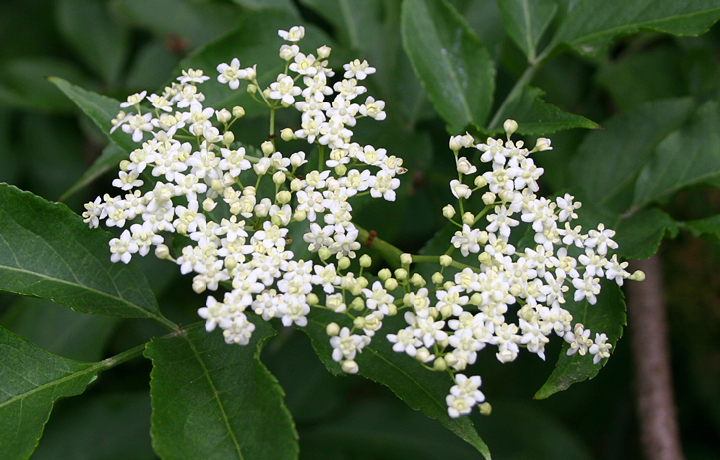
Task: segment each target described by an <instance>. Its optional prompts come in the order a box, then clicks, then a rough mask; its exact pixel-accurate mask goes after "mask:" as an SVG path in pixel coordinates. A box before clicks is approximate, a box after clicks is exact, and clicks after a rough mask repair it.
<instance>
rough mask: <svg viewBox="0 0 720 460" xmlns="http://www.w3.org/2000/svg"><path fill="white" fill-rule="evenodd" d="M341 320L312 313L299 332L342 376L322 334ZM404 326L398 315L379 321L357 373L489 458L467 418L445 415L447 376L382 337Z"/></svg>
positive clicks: (341, 321) (334, 315) (488, 452)
mask: <svg viewBox="0 0 720 460" xmlns="http://www.w3.org/2000/svg"><path fill="white" fill-rule="evenodd" d="M345 319H346V318H343V317H341V316H340V315H338V314H336V313H333V312H326V311H314V312H313V314H312V315H311V316H310V317H309V322H308V325H307V326H306V327H304V328H302V329H301V330H302V331H304V332H305V333H306V334H308V335H309V336H310V339H311V340H312V344H313V348H315V352H316V353H317V354H318V356H319V357H320V360H321V361H322V362H323V363H324V364H325V367H327V369H328V370H329V371H330V372H332V373H333V374H335V375H342V374H343V372H342V370H341V368H340V365H339V364H338V363H336V362H335V361H333V359H332V356H331V355H332V347H331V346H330V342H329V338H328V335H327V333H326V332H325V325H327V324H328V323H330V322H331V321H335V322H337V323H339V324H341V323H343V322H344V321H343V320H345ZM405 326H406V324H405V321H404V320H403V318H402V315H400V314H399V315H396V316H393V317H386V318H385V320H383V329H382V332H381V333H379V334H378V335H377V336H376V337H375V338H374V340H373V342H372V343H371V344H370V345H368V346H366V347H365V348H364V349H363V351H362V353H361V354H359V355H357V357H356V361H357V363H358V366H359V367H360V372H359V374H360V375H361V376H363V377H365V378H367V379H370V380H372V381H374V382H378V383H381V384H383V385H385V386H386V387H388V388H390V390H392V392H393V393H395V394H396V395H397V396H398V397H399V398H400V399H402V400H403V401H405V403H406V404H407V405H408V406H410V407H411V408H413V409H415V410H419V411H422V413H424V414H425V415H426V416H428V417H430V418H433V419H435V420H438V421H439V422H440V423H442V424H443V426H445V427H446V428H447V429H449V430H450V431H452V432H453V433H455V434H456V435H458V436H459V437H460V438H462V439H464V440H465V441H466V442H468V443H469V444H470V445H472V446H473V447H475V449H477V450H478V452H480V453H482V454H483V456H484V457H485V458H486V459H490V451H489V449H488V447H487V445H486V444H485V442H484V441H483V440H482V438H480V436H479V435H478V433H477V431H476V430H475V427H474V426H473V423H472V421H471V420H470V418H469V417H460V418H456V419H455V418H451V417H450V416H449V415H448V412H447V404H446V402H445V397H446V396H447V395H448V394H449V392H450V387H451V386H452V385H453V382H452V379H451V378H450V377H449V375H448V374H446V373H444V372H432V371H428V370H427V369H425V368H424V367H422V366H421V365H420V364H418V363H417V362H416V361H415V360H413V358H411V357H409V356H407V355H406V354H403V353H396V352H394V351H393V350H392V344H390V342H388V341H387V340H386V339H385V334H390V333H394V332H397V331H398V330H400V329H402V328H404V327H405Z"/></svg>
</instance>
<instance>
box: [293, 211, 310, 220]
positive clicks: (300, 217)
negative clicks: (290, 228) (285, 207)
mask: <svg viewBox="0 0 720 460" xmlns="http://www.w3.org/2000/svg"><path fill="white" fill-rule="evenodd" d="M293 219H295V220H296V221H297V222H302V221H304V220H305V219H307V213H306V212H305V211H303V210H297V211H295V214H293Z"/></svg>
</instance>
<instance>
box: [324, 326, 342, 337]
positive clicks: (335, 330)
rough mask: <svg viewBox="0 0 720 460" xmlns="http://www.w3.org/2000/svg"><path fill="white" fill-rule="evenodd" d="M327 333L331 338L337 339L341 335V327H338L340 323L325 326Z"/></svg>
mask: <svg viewBox="0 0 720 460" xmlns="http://www.w3.org/2000/svg"><path fill="white" fill-rule="evenodd" d="M325 332H326V333H327V335H329V336H330V337H335V336H336V335H338V334H339V333H340V326H338V323H329V324H328V325H327V326H325Z"/></svg>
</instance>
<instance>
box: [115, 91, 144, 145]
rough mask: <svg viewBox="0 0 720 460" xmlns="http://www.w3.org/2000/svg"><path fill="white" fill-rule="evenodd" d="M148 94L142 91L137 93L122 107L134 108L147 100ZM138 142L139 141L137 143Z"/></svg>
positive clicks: (121, 104) (122, 103) (123, 103)
mask: <svg viewBox="0 0 720 460" xmlns="http://www.w3.org/2000/svg"><path fill="white" fill-rule="evenodd" d="M146 94H147V91H142V92H140V93H135V94H132V95H130V96H128V98H127V102H121V103H120V107H122V108H126V107H132V106H134V105H137V104H140V103H141V102H142V100H143V99H145V95H146ZM136 142H137V141H136Z"/></svg>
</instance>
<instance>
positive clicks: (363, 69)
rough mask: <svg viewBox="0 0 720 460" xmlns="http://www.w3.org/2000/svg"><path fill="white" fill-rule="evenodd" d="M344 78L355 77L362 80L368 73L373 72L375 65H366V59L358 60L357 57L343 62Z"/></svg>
mask: <svg viewBox="0 0 720 460" xmlns="http://www.w3.org/2000/svg"><path fill="white" fill-rule="evenodd" d="M343 68H344V69H345V75H343V77H345V78H357V79H358V80H364V79H365V78H366V77H367V76H368V75H370V74H373V73H375V70H376V69H375V67H370V66H368V63H367V61H362V62H360V60H359V59H355V60H354V61H352V62H350V63H348V64H345V65H344V66H343Z"/></svg>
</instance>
